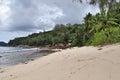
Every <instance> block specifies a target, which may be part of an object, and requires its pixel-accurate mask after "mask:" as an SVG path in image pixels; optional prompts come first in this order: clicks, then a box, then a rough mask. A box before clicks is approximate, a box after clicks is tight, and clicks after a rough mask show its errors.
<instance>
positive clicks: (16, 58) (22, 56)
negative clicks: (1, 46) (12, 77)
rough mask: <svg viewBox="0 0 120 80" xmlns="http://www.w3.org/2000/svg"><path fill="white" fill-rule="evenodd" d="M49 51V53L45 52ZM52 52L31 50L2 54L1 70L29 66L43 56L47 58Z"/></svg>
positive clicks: (0, 60)
mask: <svg viewBox="0 0 120 80" xmlns="http://www.w3.org/2000/svg"><path fill="white" fill-rule="evenodd" d="M45 51H48V52H45ZM50 53H52V51H51V52H50V50H49V49H29V50H21V51H14V52H1V53H0V68H4V67H9V66H15V65H18V64H28V62H30V61H34V60H35V59H38V58H40V57H42V56H47V55H49V54H50Z"/></svg>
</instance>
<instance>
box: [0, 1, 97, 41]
mask: <svg viewBox="0 0 120 80" xmlns="http://www.w3.org/2000/svg"><path fill="white" fill-rule="evenodd" d="M88 12H91V13H93V14H95V13H97V12H99V9H98V7H95V6H90V5H88V4H86V3H83V4H80V3H77V2H72V0H0V41H5V42H8V41H9V40H10V39H14V38H15V37H20V36H27V35H28V34H31V33H34V32H40V31H42V30H43V29H45V30H51V29H53V27H54V25H55V24H61V23H62V24H67V23H71V24H73V23H82V22H83V17H84V16H85V15H86V14H87V13H88Z"/></svg>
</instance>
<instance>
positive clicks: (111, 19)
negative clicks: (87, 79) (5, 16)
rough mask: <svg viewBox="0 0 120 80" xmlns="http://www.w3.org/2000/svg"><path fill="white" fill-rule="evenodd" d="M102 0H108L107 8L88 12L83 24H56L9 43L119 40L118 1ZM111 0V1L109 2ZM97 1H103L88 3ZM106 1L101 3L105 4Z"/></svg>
mask: <svg viewBox="0 0 120 80" xmlns="http://www.w3.org/2000/svg"><path fill="white" fill-rule="evenodd" d="M96 1H97V2H96ZM99 1H100V2H99ZM104 1H107V2H108V1H109V8H108V10H107V11H106V10H102V11H101V12H100V13H97V14H96V15H92V14H91V13H88V14H87V15H86V17H85V18H84V23H83V24H73V25H71V24H67V25H63V24H57V25H56V26H55V27H54V29H53V30H51V31H44V32H40V33H34V34H31V35H29V36H27V37H20V38H15V39H14V40H10V41H9V45H11V46H18V45H30V46H45V45H50V46H55V45H58V44H63V45H67V44H69V43H71V45H72V46H84V45H101V44H109V43H115V42H120V2H116V0H104ZM112 1H113V3H111V2H112ZM98 2H99V4H101V3H104V2H103V0H91V2H90V3H91V4H96V3H98ZM107 2H105V3H104V4H101V5H106V4H108V3H107ZM114 4H115V5H114ZM111 6H113V7H111Z"/></svg>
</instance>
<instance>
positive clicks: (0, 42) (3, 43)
mask: <svg viewBox="0 0 120 80" xmlns="http://www.w3.org/2000/svg"><path fill="white" fill-rule="evenodd" d="M7 45H8V44H7V43H5V42H3V41H0V46H7Z"/></svg>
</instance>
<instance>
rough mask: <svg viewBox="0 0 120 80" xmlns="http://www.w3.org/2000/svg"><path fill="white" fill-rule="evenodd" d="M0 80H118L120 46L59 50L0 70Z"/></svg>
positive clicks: (119, 73)
mask: <svg viewBox="0 0 120 80" xmlns="http://www.w3.org/2000/svg"><path fill="white" fill-rule="evenodd" d="M0 80H120V44H114V45H108V46H104V47H102V48H99V47H81V48H77V47H74V48H72V49H66V50H61V51H60V52H56V53H53V54H50V55H48V56H44V57H42V58H39V59H37V60H34V61H31V62H29V63H28V64H19V65H16V66H12V67H7V68H3V69H0Z"/></svg>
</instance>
